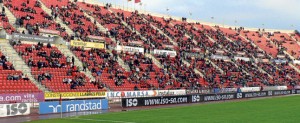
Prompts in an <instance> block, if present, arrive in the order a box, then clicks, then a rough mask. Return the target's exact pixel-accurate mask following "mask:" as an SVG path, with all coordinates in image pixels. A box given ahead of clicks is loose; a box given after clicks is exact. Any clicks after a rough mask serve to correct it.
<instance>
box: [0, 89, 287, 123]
mask: <svg viewBox="0 0 300 123" xmlns="http://www.w3.org/2000/svg"><path fill="white" fill-rule="evenodd" d="M288 96H293V95H288ZM285 97H287V96H285ZM266 98H278V97H261V98H252V99H242V100H244V101H245V100H260V99H266ZM242 100H228V101H215V102H206V103H222V102H239V101H242ZM201 104H205V103H195V104H180V105H165V106H149V107H136V108H126V110H128V111H131V110H143V109H153V108H169V107H171V108H172V107H181V106H192V105H193V106H194V105H196V106H197V105H201ZM110 107H111V108H110V109H109V110H106V111H84V112H72V113H63V117H64V120H68V121H74V120H76V122H79V123H83V122H84V123H85V122H101V123H102V122H107V123H111V122H117V123H134V122H130V121H122V120H119V121H118V120H104V119H102V120H101V119H90V118H79V117H82V115H92V114H103V113H111V112H121V111H122V110H124V109H122V108H121V107H120V104H114V105H111V106H110ZM35 112H36V113H34V114H31V115H28V116H18V117H8V118H0V123H20V122H30V121H38V123H43V121H40V120H44V119H53V118H54V119H55V118H60V117H61V115H60V114H47V115H39V114H37V110H36V111H35ZM74 116H76V117H74ZM84 117H85V116H84ZM87 117H89V116H87ZM58 120H59V119H58ZM46 121H49V120H46ZM64 122H65V121H64ZM57 123H62V122H57Z"/></svg>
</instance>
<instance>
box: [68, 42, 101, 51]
mask: <svg viewBox="0 0 300 123" xmlns="http://www.w3.org/2000/svg"><path fill="white" fill-rule="evenodd" d="M71 46H75V47H84V48H97V49H105V44H104V43H95V42H83V41H75V40H71Z"/></svg>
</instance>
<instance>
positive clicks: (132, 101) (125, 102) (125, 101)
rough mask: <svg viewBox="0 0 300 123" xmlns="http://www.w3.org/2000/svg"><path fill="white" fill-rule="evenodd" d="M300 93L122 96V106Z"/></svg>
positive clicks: (290, 91) (261, 92)
mask: <svg viewBox="0 0 300 123" xmlns="http://www.w3.org/2000/svg"><path fill="white" fill-rule="evenodd" d="M290 94H300V90H274V91H259V92H242V93H219V94H191V95H177V96H158V97H136V98H134V97H131V98H122V107H124V108H127V107H139V106H155V105H169V104H182V103H201V102H210V101H221V100H233V99H244V98H245V99H246V98H255V97H267V96H280V95H290Z"/></svg>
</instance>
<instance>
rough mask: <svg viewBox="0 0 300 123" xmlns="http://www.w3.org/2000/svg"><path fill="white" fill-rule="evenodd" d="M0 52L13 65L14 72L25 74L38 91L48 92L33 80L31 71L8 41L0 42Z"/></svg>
mask: <svg viewBox="0 0 300 123" xmlns="http://www.w3.org/2000/svg"><path fill="white" fill-rule="evenodd" d="M0 50H1V52H2V53H3V54H4V55H6V56H7V60H8V61H9V62H11V63H12V64H13V66H14V68H15V69H16V70H18V71H22V73H24V74H27V76H28V78H29V79H30V81H31V82H32V83H34V84H35V85H36V86H37V87H38V88H39V89H40V90H42V91H44V92H48V91H49V90H48V89H47V88H46V87H45V86H44V85H42V84H41V83H39V82H37V81H36V80H35V79H34V77H33V75H32V74H31V69H30V68H29V67H28V66H27V64H26V63H25V61H24V60H23V59H22V58H21V56H19V54H18V53H17V51H16V50H14V48H13V47H12V46H11V45H10V44H9V42H8V40H0Z"/></svg>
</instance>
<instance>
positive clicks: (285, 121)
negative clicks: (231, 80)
mask: <svg viewBox="0 0 300 123" xmlns="http://www.w3.org/2000/svg"><path fill="white" fill-rule="evenodd" d="M299 112H300V96H288V97H276V98H269V99H258V100H247V101H238V102H225V103H211V104H202V105H192V106H180V107H174V108H158V109H150V110H139V111H128V112H117V113H107V114H100V115H99V114H98V115H88V116H80V117H71V118H63V119H50V120H39V121H33V122H30V123H297V122H300V114H299Z"/></svg>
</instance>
